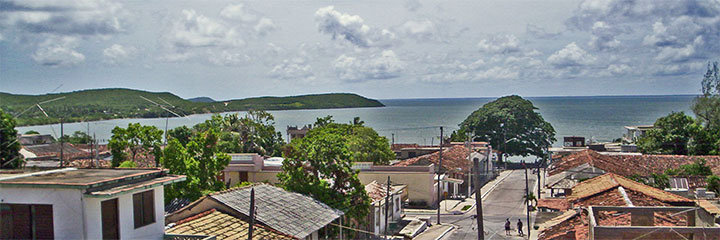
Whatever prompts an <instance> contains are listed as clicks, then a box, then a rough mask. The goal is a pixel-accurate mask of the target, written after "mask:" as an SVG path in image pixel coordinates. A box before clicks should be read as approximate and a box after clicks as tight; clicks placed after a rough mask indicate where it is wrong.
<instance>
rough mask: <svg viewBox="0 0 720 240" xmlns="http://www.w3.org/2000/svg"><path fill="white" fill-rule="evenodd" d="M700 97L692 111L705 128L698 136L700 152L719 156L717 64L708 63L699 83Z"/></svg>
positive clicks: (719, 71)
mask: <svg viewBox="0 0 720 240" xmlns="http://www.w3.org/2000/svg"><path fill="white" fill-rule="evenodd" d="M701 87H702V88H701V89H702V95H700V96H698V97H697V98H696V99H695V102H694V103H693V105H692V110H693V112H694V113H695V116H697V117H698V120H699V121H700V122H701V123H702V124H703V127H704V128H705V131H704V132H701V133H699V134H698V136H697V137H696V138H697V141H698V142H699V145H700V147H701V148H702V149H699V150H698V153H696V154H699V153H700V152H703V153H708V154H720V67H718V62H713V63H708V70H707V72H706V73H705V75H704V76H703V80H702V82H701Z"/></svg>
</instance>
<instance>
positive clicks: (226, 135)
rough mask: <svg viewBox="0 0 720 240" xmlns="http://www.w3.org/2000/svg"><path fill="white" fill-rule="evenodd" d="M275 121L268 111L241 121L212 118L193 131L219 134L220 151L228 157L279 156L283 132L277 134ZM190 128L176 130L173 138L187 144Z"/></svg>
mask: <svg viewBox="0 0 720 240" xmlns="http://www.w3.org/2000/svg"><path fill="white" fill-rule="evenodd" d="M274 124H275V118H274V117H273V116H272V114H269V113H267V112H265V111H258V110H251V111H249V112H248V113H247V115H245V116H243V117H240V116H239V115H238V114H237V113H236V114H227V115H225V116H224V117H223V116H220V115H218V114H216V115H213V116H212V117H211V118H210V119H208V120H206V121H205V122H203V123H200V124H197V125H195V126H194V127H193V130H192V131H195V132H204V131H207V130H209V129H214V130H215V132H218V133H219V134H220V143H219V146H218V149H219V150H220V151H221V152H226V153H258V154H260V155H264V156H280V155H281V154H282V151H281V149H282V146H283V145H284V144H285V141H284V140H283V138H282V134H281V133H280V132H277V131H275V126H274ZM192 131H191V130H190V129H187V128H180V129H176V130H173V132H172V133H171V135H174V137H176V138H180V141H181V142H184V141H187V138H188V136H189V134H191V132H192Z"/></svg>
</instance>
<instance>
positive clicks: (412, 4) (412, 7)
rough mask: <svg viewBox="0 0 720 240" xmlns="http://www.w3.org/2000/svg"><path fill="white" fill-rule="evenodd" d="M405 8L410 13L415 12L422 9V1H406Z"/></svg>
mask: <svg viewBox="0 0 720 240" xmlns="http://www.w3.org/2000/svg"><path fill="white" fill-rule="evenodd" d="M403 6H405V9H407V10H408V11H411V12H414V11H417V10H418V9H420V8H421V7H422V3H420V0H405V3H404V4H403Z"/></svg>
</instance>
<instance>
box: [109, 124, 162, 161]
mask: <svg viewBox="0 0 720 240" xmlns="http://www.w3.org/2000/svg"><path fill="white" fill-rule="evenodd" d="M112 134H113V135H112V137H110V142H109V143H108V147H109V148H110V152H111V153H112V156H113V158H112V166H113V167H117V166H119V165H120V163H122V162H124V161H126V160H130V161H133V162H136V157H137V155H138V153H139V154H141V155H143V156H144V157H145V159H149V158H151V157H154V156H156V155H158V151H160V144H161V143H162V135H163V131H162V130H160V129H158V128H157V127H155V126H144V125H140V123H129V124H128V127H127V128H121V127H115V128H113V130H112ZM128 151H129V152H130V158H128V153H127V152H128ZM155 161H156V162H157V161H158V159H157V158H156V159H155Z"/></svg>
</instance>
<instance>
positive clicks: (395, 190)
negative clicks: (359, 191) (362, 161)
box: [365, 181, 406, 236]
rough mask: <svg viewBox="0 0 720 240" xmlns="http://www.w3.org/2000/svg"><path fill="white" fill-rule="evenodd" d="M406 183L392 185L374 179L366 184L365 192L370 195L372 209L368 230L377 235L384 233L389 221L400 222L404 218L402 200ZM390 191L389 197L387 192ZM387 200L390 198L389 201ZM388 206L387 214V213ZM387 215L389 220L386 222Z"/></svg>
mask: <svg viewBox="0 0 720 240" xmlns="http://www.w3.org/2000/svg"><path fill="white" fill-rule="evenodd" d="M405 189H406V186H405V185H391V186H389V187H388V185H387V184H382V183H378V182H377V181H372V182H370V183H368V184H366V185H365V192H367V194H368V196H369V197H370V201H372V203H371V206H372V207H371V209H370V215H368V229H367V230H368V231H371V232H374V233H375V235H376V236H380V235H384V234H385V229H386V226H389V225H390V223H389V222H398V221H400V220H402V211H403V209H402V202H403V199H402V197H403V191H405ZM388 192H389V193H390V196H389V197H388V194H387V193H388ZM386 200H390V201H389V203H388V202H386ZM386 207H387V214H386V211H385V210H386ZM386 215H387V220H388V222H385V216H386Z"/></svg>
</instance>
